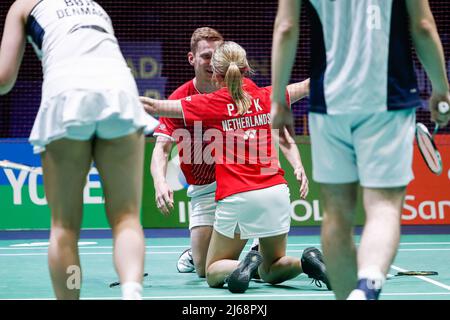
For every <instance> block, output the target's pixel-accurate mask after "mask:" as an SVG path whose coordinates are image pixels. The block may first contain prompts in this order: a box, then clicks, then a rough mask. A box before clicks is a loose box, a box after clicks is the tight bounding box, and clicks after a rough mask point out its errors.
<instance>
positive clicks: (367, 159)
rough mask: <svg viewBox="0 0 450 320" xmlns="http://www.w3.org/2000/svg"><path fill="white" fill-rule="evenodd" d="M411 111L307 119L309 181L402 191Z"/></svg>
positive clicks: (409, 155) (408, 167)
mask: <svg viewBox="0 0 450 320" xmlns="http://www.w3.org/2000/svg"><path fill="white" fill-rule="evenodd" d="M414 128H415V109H406V110H399V111H386V112H378V113H370V114H350V115H327V114H319V113H310V114H309V131H310V134H311V150H312V162H313V180H314V181H316V182H318V183H329V184H340V183H352V182H357V181H359V182H360V184H361V186H363V187H369V188H390V187H403V186H406V185H408V183H409V182H410V181H411V180H412V179H413V178H414V175H413V171H412V159H413V139H414Z"/></svg>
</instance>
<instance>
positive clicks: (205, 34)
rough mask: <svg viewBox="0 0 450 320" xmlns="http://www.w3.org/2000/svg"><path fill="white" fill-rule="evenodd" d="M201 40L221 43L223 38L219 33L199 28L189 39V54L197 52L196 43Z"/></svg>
mask: <svg viewBox="0 0 450 320" xmlns="http://www.w3.org/2000/svg"><path fill="white" fill-rule="evenodd" d="M201 40H208V41H221V42H223V37H222V35H221V34H220V32H219V31H217V30H215V29H213V28H210V27H201V28H197V29H195V31H194V32H193V33H192V37H191V52H192V53H195V52H196V51H197V43H199V42H200V41H201Z"/></svg>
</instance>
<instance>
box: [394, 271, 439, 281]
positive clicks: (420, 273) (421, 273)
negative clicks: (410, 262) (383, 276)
mask: <svg viewBox="0 0 450 320" xmlns="http://www.w3.org/2000/svg"><path fill="white" fill-rule="evenodd" d="M437 275H439V273H438V272H437V271H401V272H397V273H396V274H394V275H392V276H390V277H389V278H388V279H392V278H395V277H402V276H437Z"/></svg>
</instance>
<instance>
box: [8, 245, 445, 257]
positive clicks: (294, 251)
mask: <svg viewBox="0 0 450 320" xmlns="http://www.w3.org/2000/svg"><path fill="white" fill-rule="evenodd" d="M147 248H149V247H147ZM152 248H154V247H152ZM9 249H11V248H9ZM35 249H36V248H35ZM109 249H110V248H109ZM398 251H450V248H442V249H438V248H429V249H426V248H423V249H399V250H398ZM286 252H290V253H302V252H303V250H290V249H288V250H286ZM145 253H146V254H152V255H153V254H180V252H179V251H146V252H145ZM96 254H98V255H107V254H112V250H111V251H109V252H80V255H96ZM45 255H47V252H40V253H0V257H11V256H45Z"/></svg>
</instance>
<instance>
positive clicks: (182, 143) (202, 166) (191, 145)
mask: <svg viewBox="0 0 450 320" xmlns="http://www.w3.org/2000/svg"><path fill="white" fill-rule="evenodd" d="M199 93H200V92H198V90H197V88H195V85H194V80H190V81H188V82H186V83H185V84H183V85H182V86H180V87H179V88H178V89H176V90H175V91H174V92H173V93H172V94H171V95H170V96H169V100H179V99H182V98H185V97H188V96H192V95H196V94H199ZM178 129H185V130H187V131H188V132H189V137H190V138H189V139H183V138H181V137H178V135H177V134H175V135H174V132H175V130H178ZM153 135H154V136H167V137H170V138H173V139H175V141H176V143H177V146H178V150H179V156H180V168H181V171H183V174H184V176H185V177H186V182H187V183H188V184H194V185H204V184H210V183H213V182H214V181H216V170H215V165H214V164H207V163H204V162H199V161H193V159H196V156H195V151H197V153H199V152H200V151H203V149H204V147H205V146H206V145H207V144H206V143H204V142H203V141H199V142H198V143H196V141H195V140H194V137H195V135H194V126H185V125H184V121H183V119H175V118H164V117H161V118H159V126H158V127H157V128H156V129H155V133H154V134H153ZM197 135H198V134H197ZM200 136H201V134H200ZM198 144H200V145H201V148H199V147H196V145H197V146H198ZM189 151H190V156H189V155H188V157H189V161H182V159H184V157H183V156H184V152H189Z"/></svg>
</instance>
